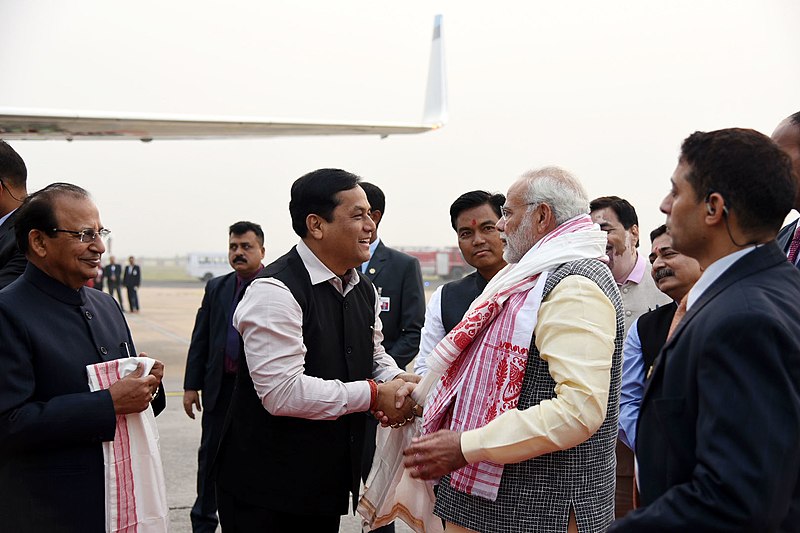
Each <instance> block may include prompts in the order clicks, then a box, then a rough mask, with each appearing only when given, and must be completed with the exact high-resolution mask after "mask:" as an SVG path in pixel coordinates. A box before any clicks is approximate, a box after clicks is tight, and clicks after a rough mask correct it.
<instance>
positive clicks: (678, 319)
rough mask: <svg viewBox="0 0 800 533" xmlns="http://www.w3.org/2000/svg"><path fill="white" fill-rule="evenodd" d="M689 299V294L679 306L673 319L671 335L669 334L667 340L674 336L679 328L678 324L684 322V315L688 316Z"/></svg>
mask: <svg viewBox="0 0 800 533" xmlns="http://www.w3.org/2000/svg"><path fill="white" fill-rule="evenodd" d="M687 298H689V294H688V293H687V294H686V295H685V296H684V297H683V298H681V303H679V304H678V308H677V309H676V310H675V316H673V317H672V322H671V323H670V325H669V333H667V340H669V339H670V337H672V334H673V333H674V332H675V330H676V329H677V327H678V324H680V323H681V320H683V315H685V314H686V299H687Z"/></svg>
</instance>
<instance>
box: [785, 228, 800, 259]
mask: <svg viewBox="0 0 800 533" xmlns="http://www.w3.org/2000/svg"><path fill="white" fill-rule="evenodd" d="M798 251H800V222H798V224H797V229H796V230H794V237H792V243H791V244H790V245H789V253H788V256H789V262H790V263H791V264H795V262H797V253H798Z"/></svg>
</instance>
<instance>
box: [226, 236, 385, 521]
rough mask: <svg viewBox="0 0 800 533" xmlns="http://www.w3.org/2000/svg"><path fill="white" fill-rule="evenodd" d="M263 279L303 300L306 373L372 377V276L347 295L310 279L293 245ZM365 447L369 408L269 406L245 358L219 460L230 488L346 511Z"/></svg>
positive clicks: (284, 505) (247, 495)
mask: <svg viewBox="0 0 800 533" xmlns="http://www.w3.org/2000/svg"><path fill="white" fill-rule="evenodd" d="M359 275H360V274H359ZM258 278H276V279H278V280H280V281H282V282H283V283H284V284H285V285H286V286H287V287H288V288H289V290H290V291H291V293H292V296H294V298H295V299H296V300H297V303H298V304H299V305H300V308H301V309H302V311H303V343H304V344H305V346H306V349H307V353H306V356H305V374H306V375H307V376H315V377H318V378H321V379H327V380H333V379H338V380H340V381H343V382H349V381H358V380H362V379H366V378H369V377H371V376H372V361H373V338H372V332H373V326H374V325H375V293H374V289H373V288H372V284H370V282H369V280H367V279H366V278H364V277H363V276H362V277H361V280H360V281H359V283H358V284H357V285H356V286H355V287H353V289H352V290H351V291H350V292H348V293H347V296H345V297H342V295H341V294H339V292H338V291H337V290H336V289H335V288H334V287H333V286H332V285H331V284H330V283H328V282H324V283H319V284H317V285H312V284H311V280H310V278H309V274H308V271H307V270H306V268H305V265H304V264H303V261H302V259H301V258H300V256H299V255H298V253H297V250H296V249H295V248H292V250H291V251H289V253H287V254H286V255H284V256H283V257H281V258H280V259H278V260H276V261H275V262H274V263H272V264H270V265H269V266H267V267H266V268H264V270H263V271H262V272H261V274H259V276H258ZM258 278H256V279H258ZM363 446H364V414H363V413H352V414H349V415H345V416H342V417H340V418H338V419H337V420H307V419H304V418H296V417H289V416H273V415H272V414H270V413H269V412H267V410H266V409H265V408H264V406H263V405H262V404H261V401H260V400H259V398H258V395H257V394H256V391H255V389H254V387H253V382H252V380H251V378H250V372H249V370H248V365H247V361H246V359H245V358H244V357H242V358H240V361H239V373H238V375H237V378H236V387H235V389H234V392H233V399H232V401H231V406H230V409H229V410H228V416H227V419H226V421H225V429H224V430H223V437H222V441H221V444H220V448H219V452H218V456H217V465H216V471H217V479H218V483H219V484H220V485H222V486H223V487H224V488H225V489H226V490H227V491H230V492H232V493H233V494H235V495H236V496H237V497H239V498H241V499H242V500H245V501H248V502H249V503H251V504H254V505H258V506H262V507H267V508H271V509H275V510H280V511H285V512H290V513H318V514H345V513H347V506H348V494H349V493H352V494H353V498H354V499H355V498H357V496H358V492H359V483H360V481H361V478H360V465H361V455H362V450H363Z"/></svg>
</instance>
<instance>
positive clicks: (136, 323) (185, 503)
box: [123, 282, 411, 533]
mask: <svg viewBox="0 0 800 533" xmlns="http://www.w3.org/2000/svg"><path fill="white" fill-rule="evenodd" d="M203 287H204V286H203V284H202V283H200V282H197V283H175V284H166V283H160V284H159V285H158V286H147V285H145V286H143V287H141V289H140V291H139V301H140V305H141V312H140V313H138V314H131V313H127V314H126V317H127V319H128V323H129V325H130V328H131V332H132V334H133V340H134V343H135V345H136V349H137V350H138V351H139V352H146V353H147V354H148V355H149V356H151V357H154V358H156V359H158V360H160V361H162V362H163V363H164V365H165V367H166V371H165V375H164V385H165V387H166V390H167V408H166V410H165V411H164V412H163V413H161V415H159V416H158V418H157V419H156V420H157V421H158V429H159V434H160V445H161V458H162V461H163V463H164V475H165V478H166V484H167V503H168V505H169V515H170V531H171V532H172V533H189V532H191V530H192V528H191V523H190V520H189V511H190V509H191V507H192V504H193V503H194V498H195V483H196V475H197V448H198V446H199V444H200V417H199V416H197V417H196V418H195V420H192V419H190V418H189V417H187V416H186V414H185V413H184V411H183V404H182V396H183V372H184V365H185V363H186V352H187V349H188V347H189V340H190V338H191V334H192V327H193V325H194V319H195V315H196V313H197V309H198V308H199V307H200V302H201V301H202V299H203ZM123 293H124V291H123ZM125 305H126V307H127V303H126V304H125ZM271 482H276V483H279V482H280V480H271ZM217 530H218V531H219V528H218V529H217ZM339 531H340V532H346V533H358V532H360V531H361V526H360V519H359V518H358V517H354V516H353V515H346V516H344V517H342V521H341V526H340V528H339ZM396 531H397V532H398V533H409V532H411V529H410V528H408V527H407V526H406V525H405V524H404V523H402V522H398V523H397V524H396Z"/></svg>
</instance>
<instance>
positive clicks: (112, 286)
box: [108, 281, 125, 309]
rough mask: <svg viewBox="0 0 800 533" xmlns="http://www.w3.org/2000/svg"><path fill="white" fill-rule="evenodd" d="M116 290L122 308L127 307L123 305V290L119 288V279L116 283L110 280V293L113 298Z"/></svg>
mask: <svg viewBox="0 0 800 533" xmlns="http://www.w3.org/2000/svg"><path fill="white" fill-rule="evenodd" d="M114 291H116V292H117V301H118V302H119V307H120V309H125V306H124V305H122V291H121V290H120V288H119V281H118V282H116V283H112V282H110V281H109V282H108V294H110V295H111V297H112V298H113V297H114Z"/></svg>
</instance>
